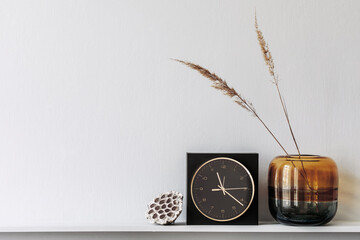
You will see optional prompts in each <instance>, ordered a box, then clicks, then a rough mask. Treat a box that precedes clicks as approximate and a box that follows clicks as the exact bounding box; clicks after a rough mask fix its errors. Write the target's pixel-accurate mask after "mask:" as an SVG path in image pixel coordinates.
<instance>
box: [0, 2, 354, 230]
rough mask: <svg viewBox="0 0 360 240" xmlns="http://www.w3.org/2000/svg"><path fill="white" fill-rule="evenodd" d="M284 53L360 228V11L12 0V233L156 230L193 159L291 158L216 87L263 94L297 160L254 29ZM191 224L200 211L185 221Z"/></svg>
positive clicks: (283, 71)
mask: <svg viewBox="0 0 360 240" xmlns="http://www.w3.org/2000/svg"><path fill="white" fill-rule="evenodd" d="M255 7H256V9H257V13H258V18H259V24H260V27H261V29H262V30H263V32H264V35H265V38H266V40H267V41H268V42H269V43H270V47H271V50H272V53H273V55H274V57H275V64H276V67H277V70H278V73H279V75H280V78H281V83H280V84H281V88H282V90H283V93H284V96H285V98H286V101H287V106H288V109H289V114H290V117H291V120H292V124H293V127H294V131H295V133H296V136H297V138H298V142H299V144H300V148H301V150H302V152H303V153H313V154H321V155H326V156H330V157H332V158H333V159H334V160H335V161H336V162H337V164H338V166H339V170H340V174H341V175H340V181H341V183H340V206H339V211H338V214H337V216H336V218H337V219H342V220H360V217H359V214H360V207H359V205H358V204H357V202H356V199H359V198H360V188H359V183H360V173H359V172H358V169H359V168H360V161H359V159H358V158H359V156H360V147H359V133H360V109H359V104H360V94H359V90H360V81H359V78H360V68H359V65H360V58H359V56H360V48H359V42H360V14H359V12H360V2H359V1H355V0H354V1H350V0H349V1H341V0H336V1H335V0H331V1H325V0H323V1H306V0H296V1H286V0H282V1H266V0H257V1H250V0H249V1H235V0H222V1H219V0H211V1H209V0H198V1H190V0H178V1H166V0H163V1H158V0H152V1H145V0H143V1H130V0H129V1H125V0H112V1H111V0H106V1H100V0H97V1H95V0H92V1H85V0H82V1H81V0H78V1H60V0H43V1H40V0H38V1H35V0H32V1H4V0H2V1H1V2H0V69H1V70H0V195H1V197H0V213H1V214H0V226H2V227H11V226H18V227H19V226H20V227H22V226H24V227H25V226H27V227H31V226H44V227H47V226H116V225H122V224H125V223H144V222H146V220H145V219H144V210H145V205H146V203H147V202H148V201H150V200H151V199H152V198H153V197H154V196H155V195H156V194H158V193H160V192H162V191H168V190H177V191H180V192H183V193H185V176H186V170H185V166H186V163H185V160H186V159H185V153H186V152H259V153H260V173H261V174H260V186H261V189H260V190H261V192H260V218H261V219H262V220H269V219H271V217H270V216H269V214H268V210H267V199H266V172H267V167H268V164H269V162H270V161H271V159H272V158H273V157H275V156H276V155H278V154H282V152H281V149H280V148H279V147H278V146H277V145H276V143H275V142H274V141H273V139H272V138H271V137H270V136H269V134H267V133H266V132H265V130H264V129H263V128H262V127H261V125H260V124H259V123H258V122H257V121H256V120H255V119H254V118H252V117H251V116H250V115H249V114H248V113H247V112H245V111H243V110H242V109H240V108H239V107H238V106H237V105H236V104H234V103H232V102H231V101H230V99H227V98H226V97H224V96H222V95H221V94H220V93H219V92H216V91H215V90H213V89H212V88H210V87H209V83H208V81H207V80H205V79H203V78H202V77H201V76H200V75H199V74H197V73H195V72H193V71H191V70H189V69H187V68H185V67H184V66H182V65H180V64H178V63H176V62H173V61H171V60H169V58H180V59H185V60H191V61H193V62H195V63H198V64H201V65H203V66H205V67H208V68H209V69H211V70H212V71H215V72H216V73H218V74H219V75H220V76H222V77H223V78H224V79H226V80H228V82H229V83H230V84H231V85H232V86H234V87H235V88H236V89H237V90H238V91H239V92H241V93H242V94H243V95H244V96H246V97H247V98H249V99H250V100H251V101H252V102H253V104H254V105H255V107H256V108H257V110H258V112H259V113H260V114H261V115H262V116H263V118H264V119H265V121H266V122H267V123H268V124H269V126H270V127H271V128H272V129H273V130H274V132H275V134H276V135H277V136H278V137H279V139H280V141H281V142H283V143H284V145H285V146H286V148H288V149H289V151H290V152H295V149H294V146H293V144H292V142H291V137H290V135H289V132H288V130H287V126H286V123H285V119H284V117H283V115H282V112H281V108H280V105H279V102H278V99H277V97H276V92H275V89H274V87H273V86H272V84H271V83H270V77H269V75H268V72H267V69H266V67H265V66H264V63H263V60H262V56H261V53H260V49H259V46H258V45H257V41H256V35H255V32H254V8H255ZM184 219H185V213H184V214H183V215H182V216H181V220H184Z"/></svg>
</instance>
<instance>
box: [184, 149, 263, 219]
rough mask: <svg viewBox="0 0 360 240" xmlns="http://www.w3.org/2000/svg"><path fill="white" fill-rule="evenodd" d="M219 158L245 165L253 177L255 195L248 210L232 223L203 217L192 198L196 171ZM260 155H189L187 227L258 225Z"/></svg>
mask: <svg viewBox="0 0 360 240" xmlns="http://www.w3.org/2000/svg"><path fill="white" fill-rule="evenodd" d="M218 157H227V158H232V159H234V160H236V161H238V162H240V163H241V164H243V165H244V166H245V167H246V168H247V169H248V170H249V172H250V174H251V175H252V177H253V181H254V185H255V193H254V198H253V201H252V203H251V205H250V207H249V208H248V210H247V211H246V212H245V213H244V214H243V215H241V216H240V217H238V218H237V219H234V220H232V221H227V222H217V221H213V220H211V219H209V218H207V217H205V216H203V215H202V214H201V213H200V212H199V210H198V209H197V208H196V206H195V204H194V203H193V201H192V198H191V190H190V187H191V180H192V177H193V175H194V174H195V172H196V170H197V169H198V168H199V167H200V166H201V165H202V164H204V163H205V162H207V161H209V160H211V159H213V158H218ZM258 178H259V154H258V153H187V184H186V185H187V194H186V196H187V198H186V199H187V215H186V224H187V225H258V212H259V210H258V192H259V191H258Z"/></svg>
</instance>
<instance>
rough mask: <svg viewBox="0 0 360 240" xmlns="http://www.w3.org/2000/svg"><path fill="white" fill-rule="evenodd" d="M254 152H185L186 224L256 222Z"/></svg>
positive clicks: (239, 223) (256, 174)
mask: <svg viewBox="0 0 360 240" xmlns="http://www.w3.org/2000/svg"><path fill="white" fill-rule="evenodd" d="M258 156H259V155H258V154H257V153H188V154H187V216H186V223H187V224H188V225H210V224H214V225H215V224H226V225H257V224H258V162H259V160H258V158H259V157H258Z"/></svg>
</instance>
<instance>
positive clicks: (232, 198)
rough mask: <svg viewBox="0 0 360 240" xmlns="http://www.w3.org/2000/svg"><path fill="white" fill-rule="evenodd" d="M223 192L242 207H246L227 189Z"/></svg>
mask: <svg viewBox="0 0 360 240" xmlns="http://www.w3.org/2000/svg"><path fill="white" fill-rule="evenodd" d="M223 191H224V192H225V193H226V194H227V195H229V196H230V197H231V198H232V199H234V200H235V201H236V202H238V203H239V204H240V205H241V206H244V204H242V203H241V202H240V201H239V200H237V199H236V198H235V197H234V196H233V195H231V194H230V193H229V192H228V191H226V190H225V189H223Z"/></svg>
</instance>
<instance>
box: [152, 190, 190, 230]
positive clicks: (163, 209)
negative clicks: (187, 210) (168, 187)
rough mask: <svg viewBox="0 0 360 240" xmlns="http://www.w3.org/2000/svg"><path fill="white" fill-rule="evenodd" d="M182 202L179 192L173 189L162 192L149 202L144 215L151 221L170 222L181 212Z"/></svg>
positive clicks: (164, 223)
mask: <svg viewBox="0 0 360 240" xmlns="http://www.w3.org/2000/svg"><path fill="white" fill-rule="evenodd" d="M182 204H183V195H182V194H181V193H178V192H174V191H171V192H167V193H162V194H160V195H159V196H157V197H156V198H155V199H154V200H153V201H151V202H150V203H149V205H148V210H147V212H146V214H145V216H146V218H147V219H149V220H150V222H151V223H156V224H160V225H168V224H172V223H174V222H175V220H176V219H177V218H178V217H179V215H180V214H181V212H182Z"/></svg>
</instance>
